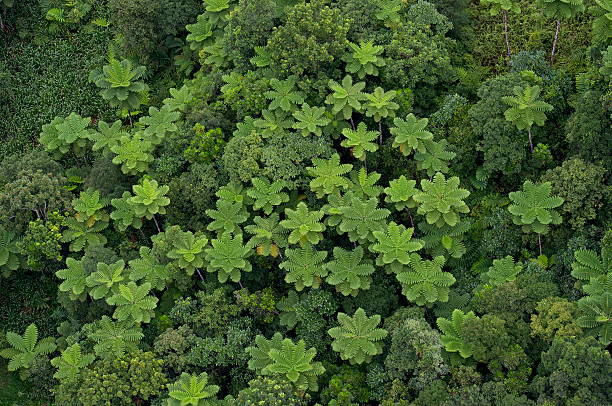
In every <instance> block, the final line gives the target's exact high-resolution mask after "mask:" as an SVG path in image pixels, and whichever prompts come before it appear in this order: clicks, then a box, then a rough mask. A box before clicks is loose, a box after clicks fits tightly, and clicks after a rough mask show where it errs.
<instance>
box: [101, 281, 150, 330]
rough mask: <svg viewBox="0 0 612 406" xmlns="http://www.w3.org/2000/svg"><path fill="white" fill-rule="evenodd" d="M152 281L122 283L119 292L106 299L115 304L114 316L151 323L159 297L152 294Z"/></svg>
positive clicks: (120, 319) (135, 321) (121, 319)
mask: <svg viewBox="0 0 612 406" xmlns="http://www.w3.org/2000/svg"><path fill="white" fill-rule="evenodd" d="M150 291H151V284H150V283H147V282H145V283H143V284H142V285H137V284H136V283H135V282H128V283H127V284H120V285H119V287H118V288H117V292H116V293H115V294H114V295H113V296H111V297H109V298H108V299H106V302H107V303H108V304H110V305H113V306H115V312H114V313H113V317H114V318H115V319H117V320H119V321H124V320H129V321H133V322H134V323H149V322H150V321H151V318H152V317H153V316H154V315H155V312H154V311H153V310H154V309H155V308H156V307H157V301H158V299H157V298H156V297H155V296H150V295H149V292H150Z"/></svg>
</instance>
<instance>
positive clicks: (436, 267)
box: [396, 254, 455, 306]
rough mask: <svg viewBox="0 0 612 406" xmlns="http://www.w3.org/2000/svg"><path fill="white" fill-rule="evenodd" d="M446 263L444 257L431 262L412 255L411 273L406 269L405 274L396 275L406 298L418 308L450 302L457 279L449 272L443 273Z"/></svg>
mask: <svg viewBox="0 0 612 406" xmlns="http://www.w3.org/2000/svg"><path fill="white" fill-rule="evenodd" d="M445 262H446V260H445V258H444V257H443V256H439V257H435V258H434V259H433V260H431V261H429V260H423V259H421V257H420V255H418V254H411V255H410V269H411V271H407V270H406V269H405V268H404V270H405V271H404V272H400V273H398V274H397V275H396V276H397V280H398V281H400V282H401V284H402V293H403V294H404V296H406V298H408V300H410V301H411V302H415V303H416V304H417V305H418V306H423V305H425V304H426V303H434V302H446V301H448V293H449V291H450V286H451V285H452V284H453V283H455V277H454V276H453V275H452V274H451V273H449V272H444V271H442V266H443V265H444V263H445Z"/></svg>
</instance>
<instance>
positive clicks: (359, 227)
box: [338, 195, 391, 243]
mask: <svg viewBox="0 0 612 406" xmlns="http://www.w3.org/2000/svg"><path fill="white" fill-rule="evenodd" d="M340 212H341V213H342V220H341V221H340V224H338V231H339V232H340V233H348V236H349V239H350V240H351V241H352V242H356V241H358V242H360V243H367V242H373V241H375V237H374V234H373V233H375V232H376V231H382V230H384V229H385V219H386V218H387V217H388V216H389V214H391V212H390V211H389V210H387V209H382V208H379V207H378V199H376V198H371V199H367V200H365V199H360V198H358V197H357V196H355V195H353V196H351V198H350V199H349V200H348V204H347V205H346V206H343V207H341V208H340Z"/></svg>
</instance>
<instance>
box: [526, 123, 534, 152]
mask: <svg viewBox="0 0 612 406" xmlns="http://www.w3.org/2000/svg"><path fill="white" fill-rule="evenodd" d="M527 132H528V133H529V147H530V148H531V153H532V154H533V141H532V140H531V128H528V129H527Z"/></svg>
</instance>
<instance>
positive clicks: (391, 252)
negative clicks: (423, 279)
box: [370, 221, 423, 274]
mask: <svg viewBox="0 0 612 406" xmlns="http://www.w3.org/2000/svg"><path fill="white" fill-rule="evenodd" d="M413 233H414V228H408V229H406V227H404V226H403V225H401V224H400V225H398V224H396V223H395V222H393V221H392V222H390V223H389V224H388V225H387V230H386V231H375V232H374V237H375V238H376V241H377V242H376V243H375V244H372V245H371V246H370V250H372V251H374V252H377V253H378V257H377V258H376V265H378V266H386V267H387V269H388V271H389V272H393V273H396V274H397V273H400V272H402V270H403V268H404V266H405V265H408V264H409V263H410V253H411V252H414V251H418V250H420V249H421V248H423V243H422V242H421V241H420V240H416V239H415V240H413V239H412V234H413Z"/></svg>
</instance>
